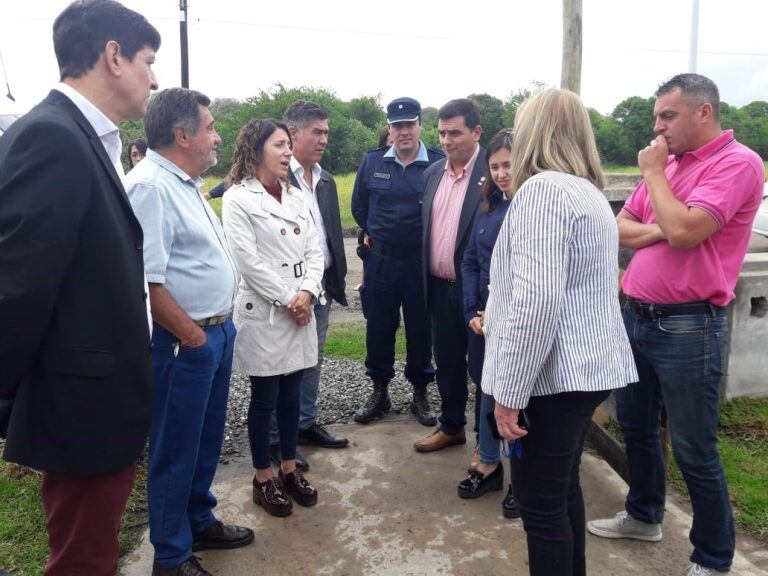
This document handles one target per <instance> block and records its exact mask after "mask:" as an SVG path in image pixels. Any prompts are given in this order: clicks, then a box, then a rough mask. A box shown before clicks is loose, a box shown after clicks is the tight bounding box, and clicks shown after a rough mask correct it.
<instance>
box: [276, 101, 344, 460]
mask: <svg viewBox="0 0 768 576" xmlns="http://www.w3.org/2000/svg"><path fill="white" fill-rule="evenodd" d="M283 121H284V122H285V123H286V124H287V125H288V130H289V132H290V135H291V140H292V142H293V157H292V158H291V171H290V175H291V184H292V185H293V186H295V187H296V188H298V189H300V190H301V191H302V192H303V193H304V195H305V198H306V201H307V203H308V204H309V208H310V212H311V213H312V218H313V220H314V222H315V227H316V228H317V233H318V238H319V239H320V249H321V250H322V251H323V257H324V259H325V274H324V275H323V288H324V290H325V298H320V299H319V300H318V301H317V302H316V303H315V307H314V309H315V318H316V320H317V351H318V362H317V365H316V366H315V367H314V368H309V369H307V370H305V371H304V378H303V379H302V381H301V406H300V416H299V444H312V445H314V446H319V447H321V448H345V447H346V446H347V445H348V444H349V440H347V439H346V438H344V437H341V436H335V435H333V434H331V433H330V432H329V431H328V430H327V429H326V428H325V427H324V426H322V425H321V424H319V423H318V422H317V394H318V390H319V386H320V368H321V366H322V363H323V349H324V348H325V339H326V336H327V333H328V323H329V319H330V313H331V301H332V300H336V302H338V303H339V304H341V305H342V306H346V305H347V296H346V294H345V287H346V280H345V277H346V275H347V259H346V256H345V255H344V238H343V235H342V230H341V215H340V213H339V197H338V194H337V192H336V182H335V181H334V179H333V176H331V175H330V174H329V173H328V172H327V171H325V170H323V169H322V168H321V167H320V164H319V162H320V159H321V158H322V157H323V153H324V152H325V147H326V145H327V144H328V132H329V130H328V112H326V111H325V110H324V109H323V108H321V107H320V106H318V105H317V104H315V103H314V102H308V101H306V100H298V101H296V102H294V103H293V104H291V105H290V106H289V107H288V109H287V110H286V111H285V113H284V114H283ZM272 428H273V434H272V441H273V442H272V445H273V446H276V442H277V427H276V426H274V425H273V427H272ZM279 454H280V452H279V450H276V449H275V450H272V455H273V458H274V459H278V457H279ZM296 464H297V465H298V466H302V465H303V467H304V468H308V467H309V465H308V464H307V462H306V460H304V459H303V458H301V457H299V456H298V455H297V458H296Z"/></svg>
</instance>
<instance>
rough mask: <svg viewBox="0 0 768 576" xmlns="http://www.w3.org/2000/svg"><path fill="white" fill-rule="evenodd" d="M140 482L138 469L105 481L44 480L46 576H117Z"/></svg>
mask: <svg viewBox="0 0 768 576" xmlns="http://www.w3.org/2000/svg"><path fill="white" fill-rule="evenodd" d="M135 477H136V465H135V464H133V465H131V466H129V467H128V468H125V469H124V470H120V471H119V472H117V473H115V474H110V475H106V476H63V475H60V474H53V473H51V472H45V473H44V474H43V507H44V508H45V518H46V522H45V528H46V531H47V532H48V547H49V548H50V552H51V556H50V558H49V559H48V563H47V564H46V566H45V575H46V576H114V575H115V574H116V573H117V561H118V557H119V552H120V547H119V544H118V539H117V536H118V532H119V531H120V518H121V517H122V515H123V511H124V510H125V505H126V504H127V502H128V496H130V494H131V488H132V487H133V481H134V479H135Z"/></svg>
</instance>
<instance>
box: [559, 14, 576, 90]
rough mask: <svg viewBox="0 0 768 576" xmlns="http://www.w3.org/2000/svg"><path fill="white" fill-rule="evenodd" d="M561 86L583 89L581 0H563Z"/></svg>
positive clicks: (567, 88) (570, 88)
mask: <svg viewBox="0 0 768 576" xmlns="http://www.w3.org/2000/svg"><path fill="white" fill-rule="evenodd" d="M560 88H563V89H565V90H570V91H571V92H575V93H576V94H579V92H580V91H581V0H563V68H562V72H561V74H560Z"/></svg>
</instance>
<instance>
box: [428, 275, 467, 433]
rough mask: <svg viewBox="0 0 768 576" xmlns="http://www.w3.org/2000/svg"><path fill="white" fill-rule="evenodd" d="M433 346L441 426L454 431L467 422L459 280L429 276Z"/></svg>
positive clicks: (464, 326) (464, 350)
mask: <svg viewBox="0 0 768 576" xmlns="http://www.w3.org/2000/svg"><path fill="white" fill-rule="evenodd" d="M428 289H429V299H428V302H429V314H430V318H431V319H432V346H433V349H434V353H435V364H436V366H437V388H438V390H439V391H440V399H441V410H442V414H441V415H440V429H441V430H442V431H443V432H445V433H446V434H457V433H458V432H459V430H461V428H463V427H464V425H465V424H466V423H467V417H466V415H465V414H464V412H465V410H466V408H467V396H468V394H467V326H466V323H465V322H464V310H463V302H462V293H461V283H460V282H448V281H446V280H441V279H439V278H435V277H434V276H430V277H429V287H428Z"/></svg>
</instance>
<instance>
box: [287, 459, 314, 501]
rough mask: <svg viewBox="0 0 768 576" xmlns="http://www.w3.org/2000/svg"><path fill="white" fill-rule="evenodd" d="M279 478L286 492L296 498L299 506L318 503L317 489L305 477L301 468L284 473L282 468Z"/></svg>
mask: <svg viewBox="0 0 768 576" xmlns="http://www.w3.org/2000/svg"><path fill="white" fill-rule="evenodd" d="M278 478H280V482H282V484H283V488H285V491H286V493H287V494H288V495H289V496H290V497H291V498H293V499H294V501H295V502H296V504H298V505H299V506H314V505H315V504H317V489H316V488H315V487H314V486H312V484H310V483H309V481H308V480H307V479H306V478H304V475H303V474H302V473H301V470H299V469H298V468H296V470H294V471H293V472H291V473H290V474H283V471H282V470H280V472H279V475H278Z"/></svg>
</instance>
